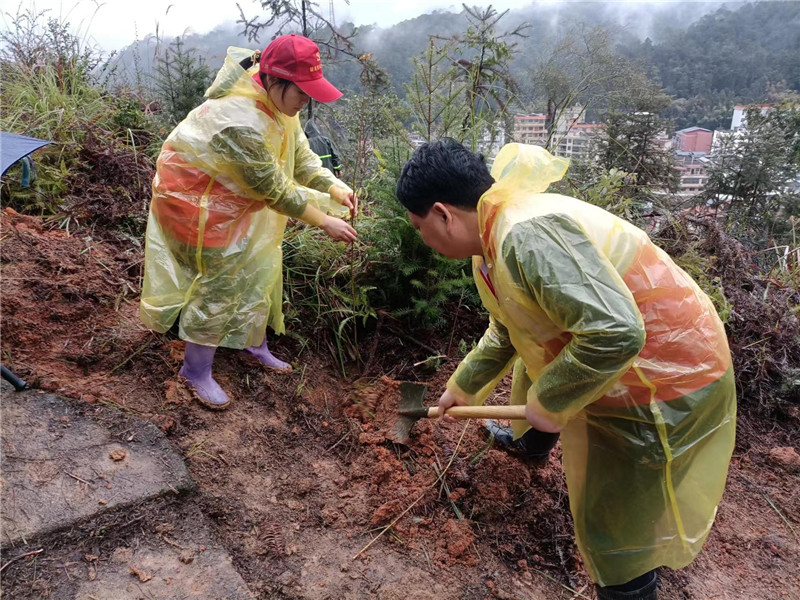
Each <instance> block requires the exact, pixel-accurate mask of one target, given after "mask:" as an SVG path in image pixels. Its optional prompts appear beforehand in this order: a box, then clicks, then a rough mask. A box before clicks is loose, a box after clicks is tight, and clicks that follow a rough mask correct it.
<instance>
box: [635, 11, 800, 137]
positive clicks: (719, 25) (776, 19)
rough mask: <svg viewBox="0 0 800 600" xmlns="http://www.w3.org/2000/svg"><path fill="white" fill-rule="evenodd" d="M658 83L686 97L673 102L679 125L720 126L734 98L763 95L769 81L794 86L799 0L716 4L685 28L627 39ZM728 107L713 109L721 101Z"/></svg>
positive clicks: (799, 59) (799, 85) (799, 73)
mask: <svg viewBox="0 0 800 600" xmlns="http://www.w3.org/2000/svg"><path fill="white" fill-rule="evenodd" d="M625 52H626V54H628V55H629V56H631V57H632V58H640V57H644V59H645V61H646V63H647V64H648V66H649V67H650V70H651V74H652V75H653V76H654V77H655V79H656V81H658V82H659V83H661V85H663V86H664V89H665V90H666V91H667V93H669V94H670V95H673V96H676V97H678V98H683V99H685V104H684V105H678V106H676V107H674V109H673V111H672V116H674V118H675V119H676V126H677V127H678V129H681V128H683V127H688V126H691V125H699V126H701V127H709V128H711V129H714V128H718V127H724V126H726V125H728V124H729V123H730V112H729V111H730V109H731V108H732V107H733V104H735V103H744V102H750V101H761V100H762V99H763V98H764V97H765V95H766V93H767V90H768V87H769V85H770V84H775V83H778V82H783V83H784V85H785V86H786V87H787V88H789V89H794V90H798V89H800V3H798V2H755V3H752V4H746V5H745V6H742V7H741V8H739V9H738V10H729V9H728V8H725V7H723V8H720V9H719V10H717V11H716V12H714V13H712V14H708V15H705V16H704V17H702V18H701V19H700V20H699V21H697V22H696V23H694V24H692V25H691V26H690V27H688V28H687V29H686V30H678V29H674V28H673V29H672V30H671V31H667V33H666V34H664V35H663V37H662V39H660V40H659V41H658V42H657V43H653V42H652V41H651V40H650V39H646V40H645V41H644V42H635V43H632V44H629V45H628V46H627V48H626V49H625ZM723 106H724V107H725V108H726V109H727V111H728V112H727V114H725V112H726V111H724V110H718V108H719V109H721V108H722V107H723Z"/></svg>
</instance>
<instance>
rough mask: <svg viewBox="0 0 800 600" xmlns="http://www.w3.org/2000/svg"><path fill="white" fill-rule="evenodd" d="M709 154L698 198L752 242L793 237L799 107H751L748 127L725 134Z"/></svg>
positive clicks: (799, 170)
mask: <svg viewBox="0 0 800 600" xmlns="http://www.w3.org/2000/svg"><path fill="white" fill-rule="evenodd" d="M713 156H714V162H713V165H712V166H711V167H710V169H709V182H708V184H707V185H706V189H705V193H704V194H703V196H702V200H704V201H706V202H707V203H708V204H709V205H710V206H712V207H715V208H719V212H720V214H721V216H722V218H723V220H724V222H725V223H727V225H728V228H729V230H730V231H731V232H732V233H734V235H736V236H737V237H738V238H739V239H741V240H746V242H747V243H748V244H750V245H752V246H753V247H754V248H764V247H765V244H767V243H769V241H770V239H777V240H779V241H782V242H783V243H791V242H792V239H793V236H795V235H796V232H794V231H793V230H792V226H791V224H790V218H791V217H798V216H800V190H798V185H800V184H798V181H797V178H798V177H799V176H800V108H799V107H798V106H797V105H795V104H794V103H789V102H786V103H783V104H781V105H779V106H777V107H775V108H772V109H771V110H769V111H767V112H766V113H765V114H761V110H760V109H759V108H751V109H750V110H748V111H747V127H746V129H743V130H741V131H738V132H735V133H729V134H725V135H723V136H722V141H721V143H720V145H719V147H718V148H717V149H716V150H715V152H714V155H713Z"/></svg>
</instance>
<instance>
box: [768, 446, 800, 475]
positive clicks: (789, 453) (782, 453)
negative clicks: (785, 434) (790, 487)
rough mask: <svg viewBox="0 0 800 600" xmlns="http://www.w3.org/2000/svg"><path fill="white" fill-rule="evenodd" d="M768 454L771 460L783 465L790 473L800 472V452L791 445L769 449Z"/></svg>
mask: <svg viewBox="0 0 800 600" xmlns="http://www.w3.org/2000/svg"><path fill="white" fill-rule="evenodd" d="M768 456H769V458H770V460H771V461H773V462H775V463H776V464H778V465H780V466H782V467H783V468H784V469H786V470H787V471H789V472H790V473H797V472H800V454H798V453H797V450H795V449H794V448H792V447H791V446H783V447H780V448H773V449H772V450H770V451H769V453H768Z"/></svg>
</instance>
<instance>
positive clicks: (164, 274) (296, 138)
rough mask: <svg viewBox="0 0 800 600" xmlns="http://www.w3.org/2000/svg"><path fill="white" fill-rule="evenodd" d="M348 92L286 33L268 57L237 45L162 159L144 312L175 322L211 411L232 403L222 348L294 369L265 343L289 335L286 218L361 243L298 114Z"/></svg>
mask: <svg viewBox="0 0 800 600" xmlns="http://www.w3.org/2000/svg"><path fill="white" fill-rule="evenodd" d="M341 95H342V94H341V92H339V90H337V89H336V88H335V87H334V86H333V85H331V84H330V83H329V82H328V81H327V80H326V79H325V78H324V77H323V76H322V65H321V62H320V55H319V49H318V48H317V46H316V44H314V42H312V41H311V40H309V39H308V38H305V37H302V36H298V35H294V34H292V35H286V36H281V37H279V38H277V39H275V40H274V41H273V42H272V43H270V45H269V46H267V48H266V49H265V50H264V52H263V53H261V56H260V61H259V60H258V59H257V55H254V54H253V52H252V51H249V50H243V49H239V48H233V47H232V48H229V49H228V55H227V57H226V59H225V64H224V65H223V67H222V69H221V70H220V71H219V73H218V74H217V77H216V79H215V80H214V83H213V84H212V85H211V87H210V88H209V89H208V91H207V92H206V98H207V100H206V101H205V102H204V103H203V104H201V105H200V106H199V107H197V108H196V109H194V110H193V111H192V112H190V113H189V115H188V116H187V117H186V119H184V120H183V121H182V122H181V123H180V124H179V125H178V126H177V127H176V128H175V130H174V131H172V133H171V134H170V135H169V137H168V138H167V140H166V141H165V142H164V145H163V147H162V149H161V154H160V155H159V157H158V162H157V168H156V177H155V180H154V181H153V199H152V202H151V205H150V216H149V220H148V224H147V239H146V246H145V276H144V286H143V289H142V297H141V305H140V315H141V318H142V321H144V323H145V325H147V326H148V327H149V328H150V329H154V330H156V331H160V332H164V331H167V330H168V329H169V328H170V327H171V326H172V325H173V323H174V322H175V321H176V320H177V321H178V323H179V334H180V337H181V338H182V339H184V340H186V342H187V343H186V354H185V357H184V364H183V367H182V368H181V371H180V375H181V376H182V377H183V378H184V379H185V382H186V383H187V384H188V386H189V387H190V388H191V389H192V391H193V392H194V395H195V397H196V398H197V399H198V400H199V401H200V402H201V403H202V404H203V405H204V406H207V407H209V408H213V409H220V408H225V407H227V406H228V404H229V403H230V400H229V398H228V396H227V394H226V393H225V392H224V391H223V390H222V388H221V387H220V386H219V385H218V384H217V382H216V381H215V380H214V378H213V376H212V374H211V366H212V363H213V361H214V354H215V352H216V349H217V347H219V346H224V347H227V348H236V349H241V350H243V351H244V355H245V356H246V357H248V358H249V359H251V360H257V361H258V362H259V363H260V364H262V365H264V366H265V367H267V368H272V369H277V370H281V371H288V370H290V369H291V367H290V365H288V364H287V363H284V362H282V361H280V360H278V359H277V358H275V357H274V356H273V355H272V354H271V353H270V351H269V349H268V347H267V340H266V329H267V326H270V327H272V329H274V330H275V331H276V332H278V333H282V332H283V331H284V324H283V313H282V311H281V303H282V297H283V291H282V255H281V242H282V240H283V234H284V229H285V227H286V223H287V220H288V218H289V217H293V218H297V219H300V220H302V221H304V222H305V223H308V224H309V225H314V226H317V227H320V228H321V229H323V230H324V231H325V232H326V233H327V234H328V235H329V236H330V237H332V238H333V239H335V240H340V241H344V242H352V241H353V240H354V239H355V237H356V233H355V230H354V229H353V228H352V227H351V226H350V225H348V224H347V223H346V222H344V221H343V220H342V219H341V218H337V217H336V216H330V215H328V214H326V213H332V214H333V215H338V216H339V217H341V216H346V215H347V213H348V209H350V213H351V214H355V212H356V210H357V205H356V199H355V196H354V195H353V192H352V190H351V189H350V188H349V187H347V186H346V185H345V184H344V183H342V182H341V181H340V180H339V179H337V178H336V177H334V176H333V174H332V173H331V172H330V171H328V170H327V169H324V168H322V163H321V161H320V159H319V157H318V156H316V155H315V154H314V153H313V152H311V150H310V149H309V146H308V141H307V140H306V137H305V135H304V134H303V131H302V129H301V127H300V120H299V118H298V116H297V115H298V113H299V112H300V110H302V108H303V107H304V106H305V105H306V104H308V102H309V97H310V98H314V99H315V100H318V101H320V102H330V101H332V100H336V99H337V98H339V97H340V96H341Z"/></svg>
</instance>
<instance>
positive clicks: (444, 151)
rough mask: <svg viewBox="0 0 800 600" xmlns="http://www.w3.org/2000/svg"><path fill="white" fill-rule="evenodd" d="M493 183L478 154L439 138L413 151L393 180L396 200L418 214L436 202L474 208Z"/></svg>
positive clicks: (426, 210) (420, 214)
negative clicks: (395, 179) (395, 186)
mask: <svg viewBox="0 0 800 600" xmlns="http://www.w3.org/2000/svg"><path fill="white" fill-rule="evenodd" d="M493 183H494V179H492V176H491V175H490V174H489V169H488V168H487V166H486V161H485V160H484V158H483V156H482V155H481V154H477V153H475V152H470V151H469V150H467V149H466V148H465V147H464V146H462V145H461V144H459V143H458V142H457V141H455V140H454V139H452V138H442V139H441V140H439V141H436V142H430V143H427V144H422V146H420V147H419V148H417V149H416V150H415V151H414V154H413V155H412V156H411V160H409V161H408V162H407V163H406V164H405V166H404V167H403V171H402V173H400V179H399V180H398V181H397V199H398V200H399V201H400V204H402V205H403V206H405V208H406V210H408V211H410V212H412V213H414V214H415V215H417V216H420V217H424V216H426V215H427V214H428V212H429V211H430V209H431V207H432V206H433V205H434V203H436V202H442V203H444V204H450V205H452V206H458V207H460V208H471V209H475V208H476V207H477V206H478V200H479V199H480V197H481V196H482V195H483V194H484V192H486V190H488V189H489V188H490V187H492V184H493Z"/></svg>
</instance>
